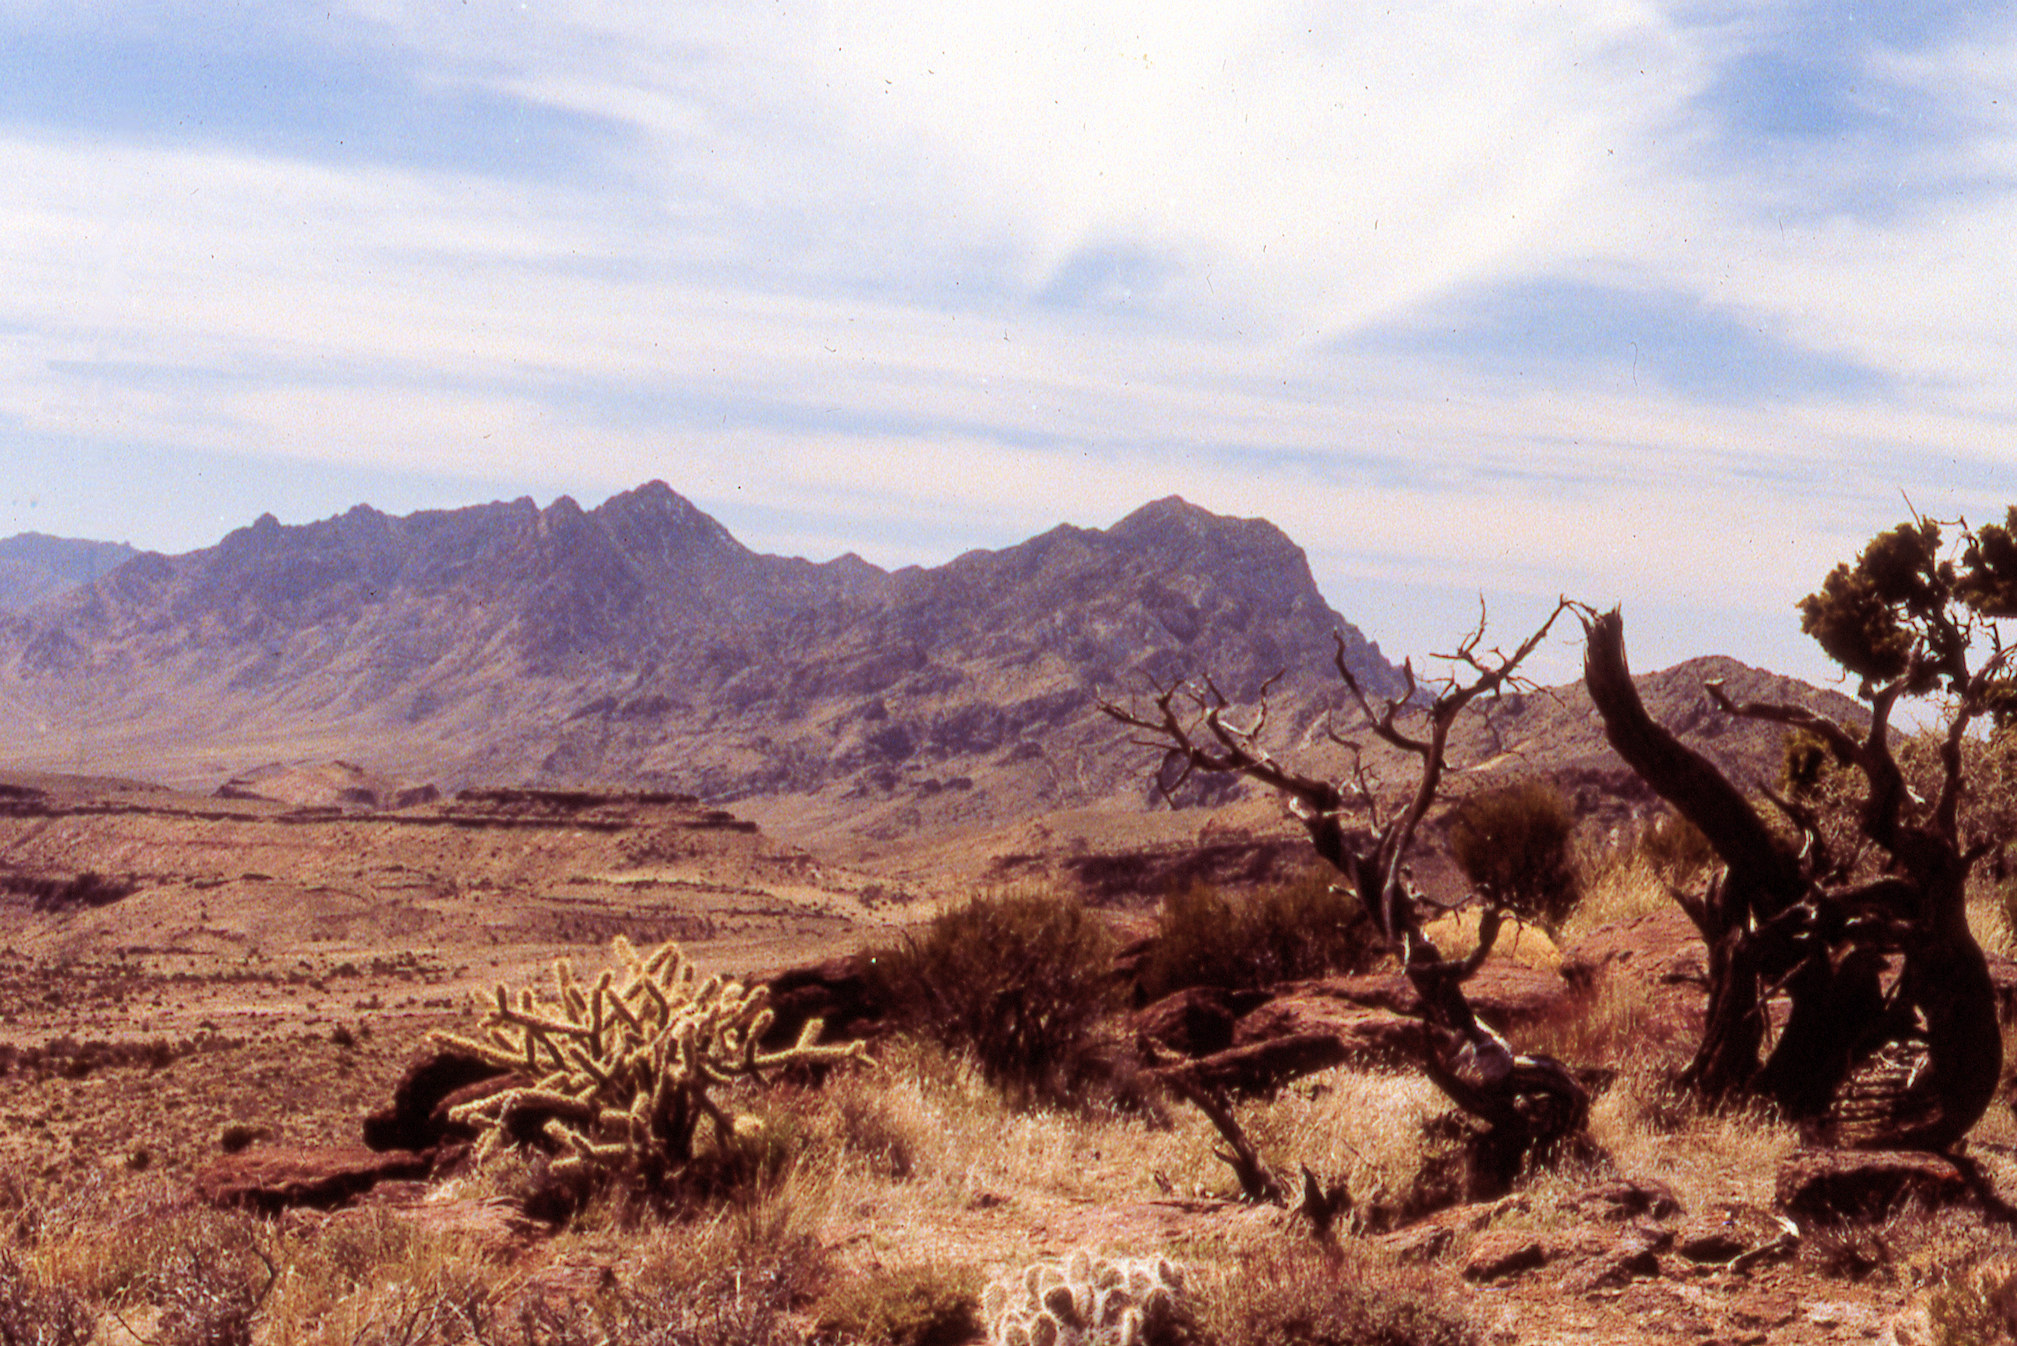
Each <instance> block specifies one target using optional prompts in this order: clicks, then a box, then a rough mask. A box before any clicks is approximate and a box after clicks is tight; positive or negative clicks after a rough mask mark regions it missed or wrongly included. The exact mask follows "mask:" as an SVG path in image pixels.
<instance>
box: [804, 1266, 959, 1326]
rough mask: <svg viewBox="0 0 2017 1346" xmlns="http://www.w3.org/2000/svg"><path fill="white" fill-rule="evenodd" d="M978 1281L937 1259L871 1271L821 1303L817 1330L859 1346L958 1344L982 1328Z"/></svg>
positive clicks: (843, 1285) (837, 1290)
mask: <svg viewBox="0 0 2017 1346" xmlns="http://www.w3.org/2000/svg"><path fill="white" fill-rule="evenodd" d="M981 1280H982V1278H981V1275H980V1272H979V1271H977V1270H976V1269H975V1268H973V1267H970V1266H954V1265H947V1264H943V1263H938V1262H933V1263H930V1264H927V1265H925V1266H914V1267H902V1268H898V1269H896V1270H894V1271H877V1272H872V1273H870V1274H869V1275H867V1276H862V1277H857V1278H855V1279H851V1280H849V1281H846V1282H845V1283H843V1284H842V1285H841V1286H840V1287H839V1288H838V1289H836V1290H835V1291H834V1292H833V1293H832V1294H830V1295H828V1296H827V1297H826V1298H825V1299H823V1300H821V1301H820V1304H819V1314H818V1321H819V1330H820V1332H821V1333H822V1334H826V1335H832V1336H838V1337H839V1338H840V1339H841V1340H842V1341H846V1342H860V1343H862V1344H863V1346H958V1343H960V1342H965V1341H969V1340H971V1339H972V1338H973V1337H974V1336H975V1335H976V1334H977V1333H979V1332H980V1330H981V1321H980V1289H981Z"/></svg>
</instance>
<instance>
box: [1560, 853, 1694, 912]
mask: <svg viewBox="0 0 2017 1346" xmlns="http://www.w3.org/2000/svg"><path fill="white" fill-rule="evenodd" d="M1639 836H1640V834H1638V833H1631V834H1627V836H1626V837H1625V838H1624V839H1623V840H1621V841H1618V842H1616V843H1614V844H1612V845H1610V846H1609V847H1607V848H1604V849H1602V850H1600V851H1597V852H1595V853H1593V854H1590V855H1588V856H1587V857H1586V858H1585V859H1584V861H1583V862H1582V866H1581V868H1582V874H1583V900H1582V901H1581V902H1579V903H1577V905H1576V910H1575V913H1574V915H1573V916H1571V917H1570V919H1569V922H1568V926H1567V930H1568V931H1570V932H1578V931H1587V930H1595V929H1596V928H1598V927H1599V926H1605V925H1613V924H1617V923H1620V922H1624V921H1629V920H1632V919H1634V918H1636V917H1640V916H1646V915H1650V914H1652V913H1653V912H1660V911H1673V910H1675V903H1674V897H1673V894H1672V893H1671V892H1669V891H1668V882H1669V880H1668V879H1666V878H1664V877H1663V876H1662V873H1661V871H1660V869H1659V868H1658V865H1657V864H1656V862H1655V861H1654V860H1653V859H1651V858H1650V857H1648V856H1647V855H1646V854H1645V852H1644V851H1643V850H1641V849H1640V846H1639Z"/></svg>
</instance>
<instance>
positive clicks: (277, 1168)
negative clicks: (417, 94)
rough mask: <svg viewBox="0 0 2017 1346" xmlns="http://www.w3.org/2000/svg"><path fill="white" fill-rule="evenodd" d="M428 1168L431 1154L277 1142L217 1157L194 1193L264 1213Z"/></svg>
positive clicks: (332, 1202)
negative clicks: (316, 1147) (293, 1144)
mask: <svg viewBox="0 0 2017 1346" xmlns="http://www.w3.org/2000/svg"><path fill="white" fill-rule="evenodd" d="M432 1167H433V1158H432V1156H429V1155H425V1154H416V1153H414V1152H413V1151H411V1150H387V1151H378V1150H367V1149H364V1148H362V1147H359V1146H335V1147H329V1148H324V1149H306V1148H299V1147H295V1146H276V1147H269V1148H264V1149H254V1150H247V1151H245V1152H244V1153H242V1154H234V1155H228V1156H226V1157H225V1158H223V1159H219V1160H217V1161H216V1162H215V1163H213V1164H211V1165H209V1166H208V1167H206V1168H204V1169H202V1170H201V1171H199V1172H198V1173H197V1174H196V1179H195V1182H196V1194H197V1195H198V1196H199V1197H201V1198H202V1199H203V1200H204V1201H207V1202H209V1203H210V1204H211V1205H213V1206H242V1207H246V1208H248V1209H251V1210H255V1211H260V1212H262V1213H265V1214H271V1213H273V1212H275V1211H281V1210H286V1209H288V1208H290V1207H294V1206H313V1207H317V1208H319V1209H327V1208H329V1207H332V1206H340V1205H343V1204H344V1203H346V1202H348V1201H352V1200H354V1199H356V1198H357V1197H358V1196H360V1195H362V1194H363V1193H365V1192H368V1191H370V1190H371V1189H372V1188H373V1187H375V1186H376V1185H378V1184H379V1183H381V1182H385V1181H388V1180H391V1179H400V1178H421V1177H425V1176H426V1175H427V1173H428V1171H429V1170H430V1169H431V1168H432Z"/></svg>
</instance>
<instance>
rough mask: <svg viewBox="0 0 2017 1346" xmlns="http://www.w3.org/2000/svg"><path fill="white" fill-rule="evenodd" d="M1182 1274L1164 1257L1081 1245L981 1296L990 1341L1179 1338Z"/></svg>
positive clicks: (1084, 1345)
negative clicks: (1105, 1252) (1104, 1253)
mask: <svg viewBox="0 0 2017 1346" xmlns="http://www.w3.org/2000/svg"><path fill="white" fill-rule="evenodd" d="M1183 1284H1184V1282H1183V1272H1182V1270H1181V1269H1179V1268H1178V1267H1177V1266H1176V1265H1175V1264H1174V1263H1172V1262H1171V1261H1170V1260H1169V1259H1168V1258H1163V1257H1139V1258H1112V1259H1109V1258H1104V1257H1095V1256H1093V1255H1092V1254H1090V1253H1088V1252H1085V1251H1083V1250H1081V1251H1079V1252H1076V1253H1073V1254H1072V1255H1071V1257H1070V1258H1068V1259H1066V1261H1065V1262H1063V1263H1062V1264H1058V1263H1051V1262H1038V1263H1035V1264H1034V1265H1032V1266H1029V1267H1027V1268H1025V1269H1024V1270H1023V1271H1021V1272H1019V1273H1016V1274H1014V1275H1011V1276H1007V1277H1004V1278H1003V1279H1001V1280H998V1281H995V1282H994V1283H993V1284H991V1285H989V1286H988V1287H987V1290H986V1291H985V1292H984V1293H983V1294H982V1295H981V1312H982V1315H983V1316H984V1317H985V1318H986V1320H987V1324H988V1342H989V1346H1164V1344H1165V1343H1170V1342H1175V1341H1178V1340H1181V1339H1182V1338H1183V1335H1184V1334H1183V1332H1182V1324H1183V1321H1184V1316H1185V1315H1184V1304H1183Z"/></svg>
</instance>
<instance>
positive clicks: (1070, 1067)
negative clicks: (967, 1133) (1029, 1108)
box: [869, 892, 1118, 1103]
mask: <svg viewBox="0 0 2017 1346" xmlns="http://www.w3.org/2000/svg"><path fill="white" fill-rule="evenodd" d="M1115 943H1116V941H1115V939H1114V936H1113V933H1112V931H1110V930H1109V929H1108V928H1107V926H1106V925H1105V923H1104V922H1102V921H1101V920H1100V919H1099V918H1098V917H1097V916H1095V915H1093V914H1092V913H1091V912H1090V911H1088V910H1087V909H1086V908H1085V906H1084V905H1083V904H1082V903H1080V902H1079V901H1077V900H1076V899H1074V898H1068V897H1059V896H1056V895H1053V894H1049V893H1041V892H1026V893H1007V894H998V895H991V896H982V897H976V898H974V899H972V900H971V901H968V902H966V903H963V904H961V905H959V906H957V907H953V908H952V909H950V910H948V911H946V912H944V913H942V914H941V915H939V916H938V917H937V918H936V919H934V920H933V921H932V922H931V924H930V925H929V926H927V927H926V928H925V930H924V932H923V933H922V934H921V935H920V936H918V937H917V938H915V939H909V940H906V941H905V942H904V943H903V944H900V945H896V946H894V947H890V948H885V949H881V950H878V951H877V953H876V954H875V956H874V958H873V959H872V960H871V963H870V974H869V975H870V977H871V979H872V980H873V981H874V982H875V983H876V995H877V998H878V999H879V1000H880V1002H881V1003H884V1004H887V1005H889V1006H890V1007H891V1012H892V1015H893V1017H895V1018H896V1019H897V1021H898V1022H900V1023H902V1024H903V1025H905V1026H906V1027H908V1028H909V1029H911V1030H912V1031H914V1032H916V1033H918V1034H920V1035H921V1036H924V1037H927V1038H930V1039H932V1040H933V1041H936V1042H938V1043H940V1044H941V1045H943V1046H945V1047H947V1048H949V1049H950V1050H952V1051H955V1052H961V1053H964V1054H966V1055H968V1056H970V1057H971V1058H972V1059H973V1061H974V1063H975V1064H976V1065H977V1066H979V1067H980V1070H981V1073H982V1074H983V1075H984V1076H986V1078H987V1080H988V1082H989V1083H990V1084H992V1085H994V1086H995V1087H996V1088H997V1089H1000V1090H1002V1091H1003V1092H1004V1093H1005V1094H1007V1095H1009V1096H1010V1097H1011V1098H1012V1099H1013V1100H1015V1101H1017V1102H1019V1103H1064V1102H1072V1101H1078V1100H1080V1099H1082V1097H1083V1094H1084V1090H1085V1089H1086V1087H1087V1086H1088V1085H1089V1084H1091V1083H1093V1082H1095V1081H1096V1080H1097V1079H1098V1078H1099V1077H1100V1076H1101V1075H1102V1074H1104V1073H1105V1066H1104V1063H1103V1059H1102V1056H1101V1053H1100V1052H1099V1050H1098V1048H1099V1039H1098V1032H1097V1030H1098V1026H1099V1023H1100V1021H1101V1020H1102V1019H1103V1018H1104V1017H1105V1016H1106V1015H1107V1014H1108V1013H1109V1012H1110V1011H1111V1010H1113V1009H1114V1008H1115V1007H1116V1006H1117V1004H1118V996H1117V994H1116V987H1115V983H1114V978H1113V972H1112V966H1113V955H1114V949H1115Z"/></svg>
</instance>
